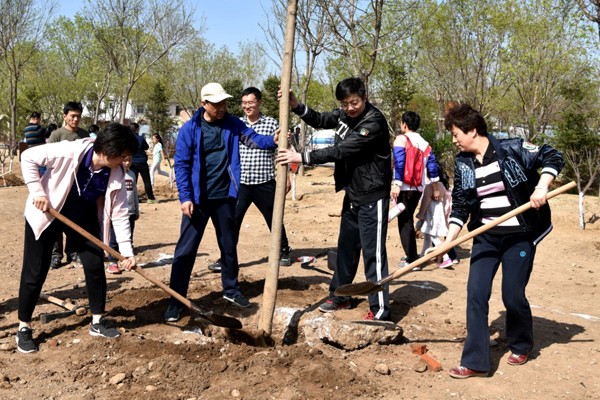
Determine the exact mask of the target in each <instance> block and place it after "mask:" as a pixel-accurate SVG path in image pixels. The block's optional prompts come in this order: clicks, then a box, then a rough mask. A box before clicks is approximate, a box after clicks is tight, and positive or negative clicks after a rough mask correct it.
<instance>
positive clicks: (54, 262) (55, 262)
mask: <svg viewBox="0 0 600 400" xmlns="http://www.w3.org/2000/svg"><path fill="white" fill-rule="evenodd" d="M59 268H60V258H58V257H52V259H51V260H50V269H59Z"/></svg>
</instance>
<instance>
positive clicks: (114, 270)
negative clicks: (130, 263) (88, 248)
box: [106, 263, 121, 275]
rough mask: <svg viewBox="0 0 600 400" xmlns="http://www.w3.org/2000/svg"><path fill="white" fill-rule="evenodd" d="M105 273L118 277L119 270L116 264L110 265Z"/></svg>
mask: <svg viewBox="0 0 600 400" xmlns="http://www.w3.org/2000/svg"><path fill="white" fill-rule="evenodd" d="M106 272H108V273H109V274H114V275H118V274H120V273H121V268H119V266H118V265H117V264H115V263H112V264H110V265H109V266H108V267H107V268H106Z"/></svg>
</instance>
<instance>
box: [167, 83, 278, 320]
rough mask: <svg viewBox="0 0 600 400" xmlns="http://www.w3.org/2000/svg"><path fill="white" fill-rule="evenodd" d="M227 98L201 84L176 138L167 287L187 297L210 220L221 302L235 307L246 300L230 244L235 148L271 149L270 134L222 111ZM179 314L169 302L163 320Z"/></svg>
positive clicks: (235, 183) (178, 306)
mask: <svg viewBox="0 0 600 400" xmlns="http://www.w3.org/2000/svg"><path fill="white" fill-rule="evenodd" d="M231 97H232V96H230V95H229V94H227V93H226V92H225V90H224V89H223V87H222V86H221V85H220V84H218V83H209V84H207V85H205V86H204V87H203V88H202V90H201V92H200V98H201V100H202V107H200V108H199V109H198V111H196V113H195V114H194V116H193V117H192V118H191V119H190V120H189V121H188V122H186V123H185V125H183V126H182V127H181V129H180V131H179V134H178V135H177V142H176V144H175V157H174V159H175V177H176V182H177V189H178V190H179V201H180V202H181V211H182V213H183V216H182V220H181V232H180V236H179V240H178V241H177V246H176V247H175V255H174V260H173V267H172V269H171V280H170V286H171V288H172V289H174V290H175V291H177V292H178V293H179V294H181V295H182V296H186V295H187V290H188V286H189V282H190V276H191V273H192V269H193V268H194V260H195V259H196V254H197V251H198V246H199V245H200V241H201V240H202V235H203V233H204V229H205V228H206V224H207V223H208V220H209V218H210V220H211V221H212V223H213V225H214V227H215V231H216V234H217V240H218V241H219V243H221V245H222V247H223V249H222V250H223V260H222V261H223V267H222V271H221V282H222V284H223V298H224V299H226V300H228V301H230V302H232V303H233V304H235V305H237V306H240V307H249V306H250V302H249V301H248V300H247V299H246V298H245V297H244V296H243V295H242V293H241V291H240V287H239V282H238V260H237V250H236V240H235V237H236V235H235V231H236V225H235V204H236V199H237V196H238V189H239V186H240V154H239V144H240V141H241V142H242V143H243V144H245V145H246V146H248V147H250V148H260V149H274V148H276V146H277V145H276V143H275V142H274V140H273V137H272V136H265V135H259V134H257V133H256V132H255V131H254V130H253V129H252V128H248V127H247V126H246V124H244V123H243V122H242V121H241V120H240V119H239V118H237V117H235V116H232V115H230V114H228V113H227V99H228V98H231ZM182 310H183V306H182V304H181V303H179V302H178V301H177V300H175V299H174V298H171V299H170V301H169V307H168V308H167V310H166V311H165V314H164V318H165V321H167V322H175V321H178V320H179V318H180V314H181V311H182Z"/></svg>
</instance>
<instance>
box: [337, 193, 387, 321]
mask: <svg viewBox="0 0 600 400" xmlns="http://www.w3.org/2000/svg"><path fill="white" fill-rule="evenodd" d="M389 203H390V200H389V198H387V197H385V198H382V199H379V200H377V201H375V202H372V203H367V204H360V205H358V204H352V203H351V202H350V200H349V199H348V196H347V195H346V196H345V197H344V204H343V208H342V219H341V222H340V234H339V238H338V253H337V268H336V270H335V272H334V274H333V278H332V280H331V284H330V287H329V290H330V299H331V300H333V301H335V302H336V303H339V302H343V301H347V300H349V297H340V296H335V295H334V294H333V292H334V291H335V290H336V289H337V288H338V287H340V286H342V285H346V284H349V283H352V281H353V280H354V277H355V276H356V272H357V270H358V263H359V258H360V252H361V250H362V253H363V260H364V265H365V277H366V278H367V280H369V281H373V282H375V281H378V280H380V279H381V278H383V277H385V276H387V275H388V260H387V252H386V248H385V239H386V236H387V227H388V222H387V216H388V210H389ZM369 307H370V309H371V311H372V312H373V314H374V315H375V318H377V319H383V320H387V319H389V318H390V310H389V289H388V287H387V286H386V288H385V290H383V291H381V292H379V293H375V294H372V295H370V296H369Z"/></svg>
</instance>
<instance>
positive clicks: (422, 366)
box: [414, 359, 427, 372]
mask: <svg viewBox="0 0 600 400" xmlns="http://www.w3.org/2000/svg"><path fill="white" fill-rule="evenodd" d="M414 370H415V371H416V372H425V371H427V363H426V362H425V361H423V360H421V359H419V362H418V363H417V365H415V368H414Z"/></svg>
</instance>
